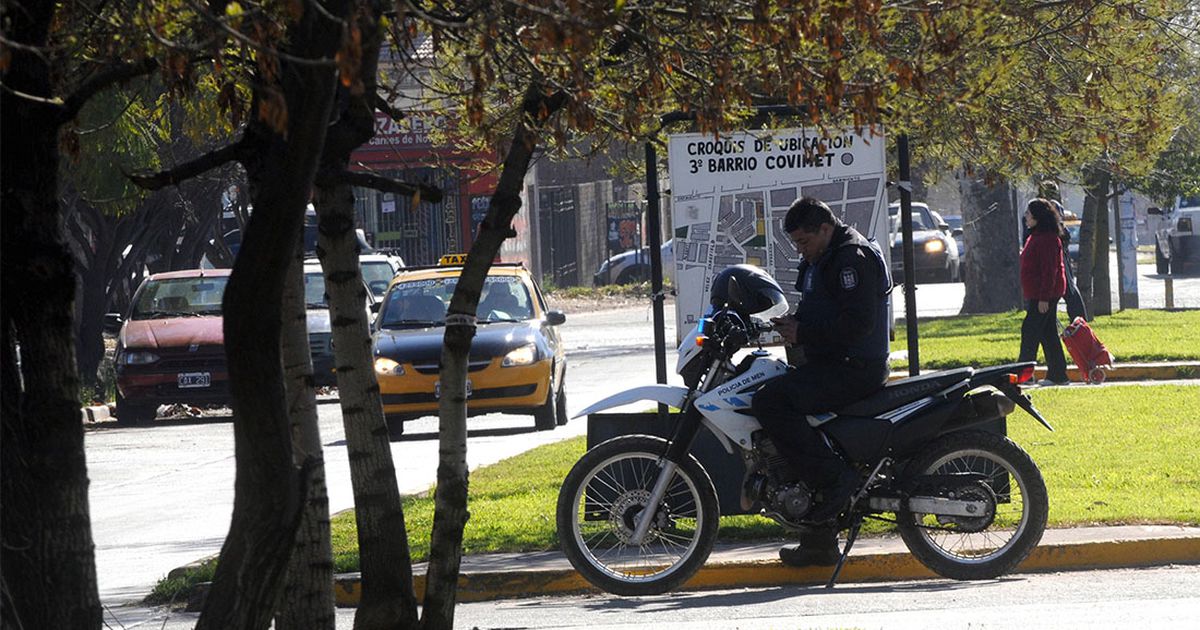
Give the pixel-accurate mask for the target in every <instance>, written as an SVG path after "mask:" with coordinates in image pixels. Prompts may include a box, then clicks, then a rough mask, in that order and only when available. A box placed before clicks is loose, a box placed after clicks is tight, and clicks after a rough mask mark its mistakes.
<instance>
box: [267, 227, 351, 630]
mask: <svg viewBox="0 0 1200 630" xmlns="http://www.w3.org/2000/svg"><path fill="white" fill-rule="evenodd" d="M302 249H303V248H302V247H300V244H299V243H297V246H296V252H295V254H294V255H293V257H292V264H291V265H289V266H288V271H287V278H286V280H285V281H284V282H285V283H284V287H283V340H282V341H283V372H284V377H285V378H286V381H285V385H286V388H287V400H288V415H289V416H291V418H292V448H293V449H295V452H294V454H293V460H294V461H295V463H296V466H298V467H300V468H301V469H303V470H305V471H306V474H307V477H308V481H309V483H308V495H307V496H306V498H305V501H304V512H303V514H302V515H301V517H300V528H299V530H297V532H296V542H295V544H294V546H293V547H292V558H291V561H289V563H288V571H287V581H286V582H285V584H284V587H283V595H282V597H281V600H280V603H279V612H278V613H277V614H276V615H275V628H277V630H321V629H324V630H333V629H334V626H335V625H336V624H335V622H336V618H335V617H334V614H333V608H334V597H333V547H332V545H331V543H330V540H329V494H328V492H327V490H326V487H325V457H324V455H323V452H322V449H321V430H320V427H319V426H318V424H317V396H316V390H314V389H313V371H312V356H311V355H310V354H309V348H308V325H307V319H308V317H307V313H306V311H305V299H304V254H303V251H302Z"/></svg>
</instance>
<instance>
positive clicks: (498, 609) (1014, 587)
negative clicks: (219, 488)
mask: <svg viewBox="0 0 1200 630" xmlns="http://www.w3.org/2000/svg"><path fill="white" fill-rule="evenodd" d="M1198 593H1200V567H1196V566H1177V567H1161V568H1153V569H1127V570H1111V571H1086V572H1078V573H1047V574H1025V575H1015V576H1010V577H1006V578H1002V579H999V580H989V581H983V582H953V581H949V580H924V581H909V582H884V583H877V584H847V585H839V586H838V587H837V588H835V589H834V590H832V591H827V590H825V589H823V588H819V587H779V588H749V589H736V590H717V591H706V592H691V593H678V594H669V595H660V596H655V597H637V598H617V597H612V596H608V595H587V596H576V597H555V598H533V599H515V600H505V601H499V602H481V603H475V604H460V605H459V606H458V608H457V610H456V613H455V626H456V627H459V628H478V629H480V630H483V629H489V628H496V629H499V628H530V629H532V628H604V629H606V630H621V629H626V628H628V629H630V630H633V629H640V628H648V627H653V628H656V629H658V630H668V629H679V630H683V629H687V630H693V629H698V628H711V629H713V630H731V629H735V628H738V629H753V628H763V629H784V628H806V629H813V630H816V629H819V628H888V629H905V628H914V629H924V628H971V629H974V630H986V629H991V628H1012V629H1016V630H1036V629H1040V628H1046V629H1053V630H1064V629H1074V628H1078V629H1080V630H1084V629H1087V630H1093V629H1096V628H1113V629H1117V628H1120V629H1125V628H1142V629H1153V628H1164V629H1167V628H1170V629H1175V628H1193V627H1195V625H1196V620H1197V619H1200V596H1198V595H1197V594H1198ZM111 615H112V616H110V617H109V619H110V624H111V625H113V626H118V622H119V623H120V624H123V625H124V627H126V628H135V627H146V628H150V627H153V628H163V629H164V630H180V629H182V628H191V627H192V625H194V624H195V620H196V617H197V616H196V615H195V614H186V613H176V614H173V615H168V614H166V613H163V612H161V611H151V610H146V609H115V610H113V611H111ZM353 615H354V611H353V610H347V609H339V610H338V611H337V627H338V628H345V629H347V630H348V629H349V628H351V627H352V624H353Z"/></svg>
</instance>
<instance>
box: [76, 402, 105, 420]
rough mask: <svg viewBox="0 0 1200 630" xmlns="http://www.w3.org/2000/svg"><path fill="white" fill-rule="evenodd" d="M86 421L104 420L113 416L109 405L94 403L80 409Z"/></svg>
mask: <svg viewBox="0 0 1200 630" xmlns="http://www.w3.org/2000/svg"><path fill="white" fill-rule="evenodd" d="M79 413H80V415H81V416H82V417H83V421H84V422H102V421H104V420H108V419H109V418H110V417H112V411H111V410H109V408H108V405H92V406H89V407H83V408H82V409H80V410H79Z"/></svg>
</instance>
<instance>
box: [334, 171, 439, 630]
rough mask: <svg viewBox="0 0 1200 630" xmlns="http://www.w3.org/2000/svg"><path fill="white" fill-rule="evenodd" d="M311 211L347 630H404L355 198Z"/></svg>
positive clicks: (338, 194) (407, 619) (407, 574)
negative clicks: (336, 417)
mask: <svg viewBox="0 0 1200 630" xmlns="http://www.w3.org/2000/svg"><path fill="white" fill-rule="evenodd" d="M315 205H316V208H317V217H318V221H319V225H320V230H319V232H318V237H317V239H318V240H317V254H318V256H320V258H321V265H322V268H323V270H324V273H325V290H326V292H327V293H328V294H329V320H330V327H331V329H332V333H333V348H334V353H335V358H336V366H337V383H338V398H339V403H340V404H341V408H342V422H343V423H344V425H345V427H346V448H347V449H348V451H349V452H348V456H349V459H350V482H351V485H352V486H353V490H354V508H355V520H356V522H357V525H358V553H359V567H360V570H361V571H362V599H361V601H360V602H359V607H358V610H357V611H356V612H355V614H354V627H355V628H356V629H358V630H365V629H375V628H411V627H414V626H415V625H416V620H417V602H416V595H415V594H414V593H413V577H412V560H411V557H410V556H409V550H408V532H407V529H406V527H405V523H404V511H403V509H402V508H401V505H400V489H399V487H398V486H397V485H396V468H395V464H394V463H393V462H392V449H391V442H390V440H389V439H388V428H387V423H386V422H385V421H384V417H383V402H382V399H381V398H380V395H379V382H378V381H377V380H376V379H375V369H374V362H373V357H372V356H371V331H370V326H369V324H368V322H367V316H366V313H365V311H364V309H363V305H364V304H365V302H366V299H367V295H366V291H367V289H366V287H365V286H364V285H363V280H362V270H361V268H360V267H359V264H358V254H359V251H358V239H357V238H355V233H354V195H353V193H352V192H351V190H350V187H349V186H334V187H331V188H325V187H322V188H318V189H317V196H316V204H315Z"/></svg>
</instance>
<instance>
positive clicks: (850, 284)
mask: <svg viewBox="0 0 1200 630" xmlns="http://www.w3.org/2000/svg"><path fill="white" fill-rule="evenodd" d="M838 277H839V278H840V279H841V281H842V288H843V289H845V290H846V291H849V290H851V289H853V288H854V287H857V286H858V271H856V270H855V269H854V267H842V271H841V272H840V273H839V274H838Z"/></svg>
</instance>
